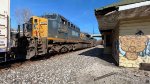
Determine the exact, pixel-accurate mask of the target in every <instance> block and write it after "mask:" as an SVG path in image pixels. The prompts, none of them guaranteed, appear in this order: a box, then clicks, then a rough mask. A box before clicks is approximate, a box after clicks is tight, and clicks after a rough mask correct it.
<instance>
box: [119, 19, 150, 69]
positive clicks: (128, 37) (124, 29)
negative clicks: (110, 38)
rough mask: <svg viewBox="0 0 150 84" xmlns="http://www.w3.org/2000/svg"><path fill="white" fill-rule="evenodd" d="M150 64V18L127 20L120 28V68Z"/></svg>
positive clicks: (121, 23)
mask: <svg viewBox="0 0 150 84" xmlns="http://www.w3.org/2000/svg"><path fill="white" fill-rule="evenodd" d="M140 63H150V18H148V17H147V18H141V19H136V20H133V19H132V20H126V21H121V22H120V27H119V66H124V67H139V65H140Z"/></svg>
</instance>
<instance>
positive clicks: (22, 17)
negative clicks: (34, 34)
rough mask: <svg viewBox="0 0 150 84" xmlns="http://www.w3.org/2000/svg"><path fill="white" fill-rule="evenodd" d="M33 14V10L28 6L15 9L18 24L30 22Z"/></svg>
mask: <svg viewBox="0 0 150 84" xmlns="http://www.w3.org/2000/svg"><path fill="white" fill-rule="evenodd" d="M31 16H32V12H31V10H30V9H28V8H23V9H16V10H15V17H16V21H17V23H18V25H21V24H23V23H26V22H28V21H29V19H30V17H31Z"/></svg>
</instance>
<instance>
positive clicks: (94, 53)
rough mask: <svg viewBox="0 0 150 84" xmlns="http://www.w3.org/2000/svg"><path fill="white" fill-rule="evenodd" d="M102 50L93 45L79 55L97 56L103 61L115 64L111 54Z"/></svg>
mask: <svg viewBox="0 0 150 84" xmlns="http://www.w3.org/2000/svg"><path fill="white" fill-rule="evenodd" d="M103 51H104V48H99V47H95V48H93V49H90V50H88V51H86V52H83V53H80V54H79V55H84V56H91V57H98V58H100V59H102V60H104V61H107V62H109V63H114V64H115V65H117V63H116V61H115V59H114V58H113V56H112V55H111V54H104V53H103Z"/></svg>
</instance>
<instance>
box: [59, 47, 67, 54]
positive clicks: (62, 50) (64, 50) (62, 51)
mask: <svg viewBox="0 0 150 84" xmlns="http://www.w3.org/2000/svg"><path fill="white" fill-rule="evenodd" d="M67 51H68V48H66V47H62V48H61V49H60V53H65V52H67Z"/></svg>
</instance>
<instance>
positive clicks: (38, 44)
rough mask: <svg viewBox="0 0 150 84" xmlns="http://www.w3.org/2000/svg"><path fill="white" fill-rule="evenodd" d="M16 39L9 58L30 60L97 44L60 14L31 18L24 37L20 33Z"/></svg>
mask: <svg viewBox="0 0 150 84" xmlns="http://www.w3.org/2000/svg"><path fill="white" fill-rule="evenodd" d="M18 30H20V26H19V28H18ZM16 37H17V38H16V39H17V40H16V43H15V47H12V48H11V53H10V55H8V56H7V58H8V57H9V58H12V59H30V58H32V57H36V56H44V55H45V54H47V53H54V52H56V53H65V52H69V51H72V50H77V49H83V48H88V47H92V46H94V42H95V39H93V38H91V37H90V35H89V34H87V33H81V32H80V29H79V28H78V27H77V26H76V25H74V24H73V23H71V22H70V21H69V20H67V19H66V18H64V17H63V16H61V15H59V14H47V15H43V16H40V17H38V16H33V17H31V18H30V20H29V21H28V22H27V23H25V24H23V35H22V36H21V35H20V32H19V33H18V34H17V36H16ZM7 58H6V59H7ZM12 59H11V60H12Z"/></svg>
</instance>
